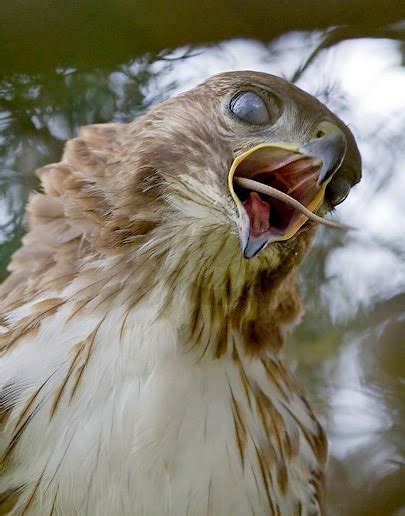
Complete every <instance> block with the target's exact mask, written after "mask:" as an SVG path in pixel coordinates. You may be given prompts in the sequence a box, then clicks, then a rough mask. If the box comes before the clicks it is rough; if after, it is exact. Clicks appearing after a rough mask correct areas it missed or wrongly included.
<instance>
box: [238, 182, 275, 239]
mask: <svg viewBox="0 0 405 516" xmlns="http://www.w3.org/2000/svg"><path fill="white" fill-rule="evenodd" d="M243 206H244V207H245V210H246V212H247V214H248V215H249V220H250V232H251V234H252V236H259V235H261V234H262V233H264V232H266V231H267V230H268V229H269V227H270V225H269V218H270V206H269V204H268V203H267V202H265V201H262V200H261V199H260V196H259V194H258V193H257V192H250V195H249V198H248V199H247V200H246V201H245V202H244V203H243Z"/></svg>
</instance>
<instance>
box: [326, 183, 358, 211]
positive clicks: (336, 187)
mask: <svg viewBox="0 0 405 516" xmlns="http://www.w3.org/2000/svg"><path fill="white" fill-rule="evenodd" d="M351 187H352V185H351V184H350V183H349V181H348V180H347V179H344V178H343V177H335V178H333V179H332V181H331V182H330V183H329V184H328V186H327V187H326V197H327V199H328V201H329V202H330V203H331V204H332V205H333V206H337V205H338V204H340V203H341V202H343V201H344V200H345V199H346V197H347V196H348V195H349V192H350V188H351Z"/></svg>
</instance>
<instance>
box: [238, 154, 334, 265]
mask: <svg viewBox="0 0 405 516" xmlns="http://www.w3.org/2000/svg"><path fill="white" fill-rule="evenodd" d="M321 169H322V160H321V159H320V158H317V157H313V156H308V155H305V154H302V153H300V152H298V150H297V149H295V148H293V147H290V148H289V146H287V145H286V146H275V145H267V144H264V145H259V146H257V147H255V148H253V149H251V150H250V151H247V152H246V153H244V154H242V155H241V156H239V157H238V158H236V159H235V161H234V163H233V165H232V168H231V170H230V174H229V188H230V191H231V194H232V196H233V198H234V200H235V202H236V204H237V206H238V209H239V214H240V234H241V244H242V248H243V249H244V254H245V257H246V258H251V257H252V256H254V255H255V254H257V253H258V252H259V250H260V249H262V248H263V247H264V246H265V245H266V244H267V243H269V242H274V241H280V240H287V239H289V238H291V237H292V236H293V235H294V234H295V233H296V232H297V231H298V230H299V229H300V227H301V226H302V225H303V224H305V222H306V221H307V220H308V218H311V215H312V214H313V212H314V211H316V210H317V209H318V208H319V206H320V205H321V203H322V201H323V197H324V192H325V188H326V183H321V184H320V183H319V181H318V179H319V176H320V172H321ZM247 179H248V180H250V181H246V180H247ZM251 181H254V182H255V183H252V182H251ZM251 185H253V186H254V185H259V186H260V185H265V186H266V187H271V188H268V191H269V192H271V191H273V192H274V193H277V192H281V194H286V195H284V196H282V195H281V197H283V199H280V198H277V197H280V196H274V195H271V194H270V195H269V194H267V193H266V191H265V190H266V189H265V188H254V187H252V188H251V187H250V186H251ZM258 190H259V191H258ZM260 190H262V191H260ZM289 199H292V200H295V201H298V202H296V203H295V204H296V206H298V208H299V207H300V206H301V209H297V207H295V206H294V205H292V204H291V203H292V201H290V202H288V200H289ZM286 201H287V202H286ZM298 203H299V204H298ZM302 207H303V208H304V210H305V208H306V212H307V215H305V213H303V209H302ZM313 217H314V218H318V219H319V217H316V216H315V215H314V216H313Z"/></svg>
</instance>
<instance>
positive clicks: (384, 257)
mask: <svg viewBox="0 0 405 516" xmlns="http://www.w3.org/2000/svg"><path fill="white" fill-rule="evenodd" d="M404 20H405V4H404V3H403V2H402V5H401V2H398V1H395V2H394V1H391V0H386V1H385V2H384V4H383V3H382V2H378V1H374V0H363V1H358V0H352V1H350V2H349V1H347V0H346V1H340V2H335V1H332V0H325V1H323V2H319V1H318V0H307V1H301V0H296V1H295V2H291V1H280V2H278V3H275V2H270V1H268V0H257V1H247V2H241V1H233V0H227V1H225V0H219V1H215V2H214V1H208V2H197V1H190V2H177V1H173V2H165V1H163V0H158V1H154V2H153V3H152V2H145V1H143V2H142V1H139V2H136V1H133V2H128V1H123V0H121V1H118V0H117V1H113V0H106V1H97V2H96V1H84V0H83V1H80V0H78V1H73V0H71V1H70V2H63V1H62V0H60V1H58V0H53V1H51V0H42V1H41V2H39V1H37V0H31V1H30V2H29V3H28V2H25V1H23V0H13V1H11V0H2V2H1V4H0V279H3V278H4V277H5V276H6V274H7V273H6V265H7V263H8V260H9V258H10V255H11V253H12V252H13V251H14V250H15V249H16V248H17V247H18V245H19V241H20V238H21V236H22V235H23V233H24V206H25V203H26V201H27V198H28V196H29V193H30V192H31V191H32V190H33V189H35V188H36V187H37V186H38V182H37V180H36V178H35V176H34V174H33V171H34V170H35V169H36V168H37V167H38V166H41V165H43V164H45V163H49V162H52V161H58V160H59V158H60V155H61V152H62V149H63V144H64V141H65V140H66V139H69V138H71V137H72V136H74V135H75V134H76V133H77V130H78V128H79V127H80V126H82V125H85V124H91V123H94V122H107V121H111V120H115V121H124V122H125V121H129V120H132V119H133V118H135V117H136V116H138V115H139V114H140V113H142V112H144V111H145V110H146V109H147V108H148V106H150V105H152V104H154V103H156V102H159V101H160V100H162V99H165V98H167V97H168V96H171V95H173V94H176V93H178V92H180V91H183V90H185V89H188V88H189V87H192V86H193V85H195V84H198V83H199V82H201V81H202V80H204V79H205V78H206V77H208V76H210V75H212V74H214V73H217V72H221V71H225V70H237V69H251V70H260V71H267V72H270V73H274V74H277V75H281V76H283V77H286V78H288V79H291V80H294V81H295V82H296V83H297V84H298V85H299V86H300V87H302V88H303V89H305V90H307V91H309V92H310V93H312V94H314V95H316V96H317V97H318V98H320V99H321V100H322V101H323V102H325V103H326V104H327V105H328V106H329V107H330V108H331V109H332V110H334V111H335V112H336V113H337V114H338V115H340V116H341V118H342V119H343V120H344V121H345V122H346V123H348V124H349V125H350V127H351V129H352V131H353V132H354V134H355V136H356V138H357V140H358V142H359V146H360V149H361V152H362V155H363V160H364V175H363V181H362V183H361V184H360V185H359V186H358V187H356V188H355V189H354V191H353V192H352V193H351V195H350V196H349V198H348V200H347V201H346V202H345V203H344V204H343V205H342V206H340V207H339V208H338V209H337V211H336V213H335V215H334V217H336V218H337V219H339V220H341V221H343V222H344V223H349V224H351V225H355V226H357V227H358V228H359V230H358V231H356V232H353V233H351V234H349V235H347V236H344V237H342V236H341V235H337V234H335V233H333V234H332V232H330V231H329V232H328V231H327V230H321V231H320V233H319V235H318V238H317V241H316V245H315V248H314V249H313V251H312V253H311V254H310V256H309V257H308V258H307V259H306V261H305V264H304V267H303V279H302V291H303V295H304V299H305V303H306V309H307V311H306V315H305V316H304V319H303V321H302V323H301V325H300V326H299V327H298V328H297V329H296V330H295V331H294V332H293V334H292V336H291V339H290V343H289V350H288V352H289V355H290V358H291V362H292V364H293V366H294V368H295V369H296V372H297V374H298V376H299V378H300V381H301V383H302V384H303V387H304V389H305V390H306V392H307V394H308V396H309V397H310V399H311V401H312V403H313V405H314V406H315V407H316V409H317V411H318V414H319V415H320V417H321V419H322V422H323V424H324V425H325V427H326V429H327V431H328V435H329V439H330V445H331V454H330V473H329V506H330V514H332V515H353V516H354V515H359V516H360V515H397V516H398V515H401V514H402V515H404V514H405V461H404V448H405V444H404V442H405V441H404V435H405V432H404V422H405V390H404V376H405V375H404V363H405V346H404V344H405V324H404V321H405V311H404V308H405V263H404V255H405V239H404V236H405V213H404V210H405V44H404V34H405V21H404Z"/></svg>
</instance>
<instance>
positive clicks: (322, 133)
mask: <svg viewBox="0 0 405 516" xmlns="http://www.w3.org/2000/svg"><path fill="white" fill-rule="evenodd" d="M325 134H326V133H325V132H324V131H322V130H320V131H318V132H317V133H316V135H315V136H316V137H317V138H322V137H323V136H325Z"/></svg>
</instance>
